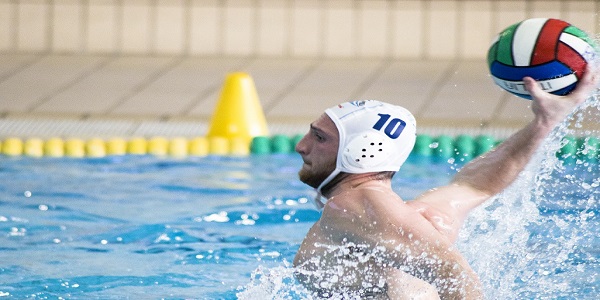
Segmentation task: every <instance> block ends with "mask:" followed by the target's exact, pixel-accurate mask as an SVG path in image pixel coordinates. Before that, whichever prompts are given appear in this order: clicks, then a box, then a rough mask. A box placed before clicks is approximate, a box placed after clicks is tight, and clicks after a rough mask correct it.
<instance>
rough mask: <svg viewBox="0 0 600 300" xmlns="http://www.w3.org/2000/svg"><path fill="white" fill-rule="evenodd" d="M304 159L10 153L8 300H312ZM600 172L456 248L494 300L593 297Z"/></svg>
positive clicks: (436, 176)
mask: <svg viewBox="0 0 600 300" xmlns="http://www.w3.org/2000/svg"><path fill="white" fill-rule="evenodd" d="M301 163H302V161H301V159H300V158H299V156H298V155H294V154H291V155H268V156H252V157H246V158H235V157H205V158H188V159H184V160H177V159H170V158H157V157H149V156H124V157H107V158H102V159H66V158H65V159H51V158H44V159H29V158H18V159H11V158H7V157H1V158H0V298H5V299H26V298H31V299H61V298H64V299H124V298H130V299H161V298H166V299H236V298H238V297H239V298H241V299H269V298H278V299H304V298H306V297H307V295H305V294H303V291H302V288H301V287H299V286H298V285H297V284H296V283H295V282H294V280H293V276H291V267H289V262H291V261H292V259H293V256H294V254H295V252H296V250H297V249H298V247H299V244H300V242H301V241H302V238H303V237H304V235H305V234H306V232H307V230H308V229H309V227H310V226H311V225H312V224H313V223H314V222H315V221H316V220H317V219H318V218H319V213H318V212H317V211H315V210H314V209H313V206H312V204H311V203H310V200H309V198H310V197H312V196H313V195H314V194H313V192H312V190H311V189H310V188H308V187H307V186H305V185H304V184H302V183H301V182H299V181H298V179H297V175H296V174H297V170H298V168H299V167H300V165H301ZM455 170H456V165H453V164H450V163H448V162H444V161H432V160H428V159H420V158H414V157H411V159H409V161H408V162H407V164H405V166H403V169H402V171H401V172H400V173H398V174H397V175H396V177H395V178H394V186H395V187H397V191H398V193H399V194H400V195H401V196H403V197H404V198H406V199H410V198H412V197H415V196H416V195H418V194H419V193H421V192H423V191H425V190H427V189H429V188H432V187H435V186H439V185H442V184H445V183H447V182H448V181H449V179H450V176H451V175H452V174H454V173H455ZM597 170H598V168H597V165H595V164H591V165H590V164H588V165H586V164H585V163H583V162H580V163H579V164H577V163H572V164H566V165H565V166H564V167H562V168H559V167H556V168H553V169H552V170H551V171H550V172H547V173H546V174H542V175H545V176H538V178H537V179H533V181H532V180H529V181H528V180H525V179H524V180H520V181H519V182H518V183H517V184H516V185H515V187H513V188H512V190H509V191H507V192H506V193H505V194H504V195H503V196H500V197H499V198H498V199H496V200H494V201H490V202H489V204H488V205H486V206H485V207H482V208H481V209H478V210H477V211H476V212H474V214H473V217H471V218H470V219H469V224H468V225H467V226H465V231H464V233H463V235H461V241H460V243H459V247H460V248H461V249H462V250H463V252H464V253H465V255H466V256H467V258H468V260H469V261H470V262H471V263H472V264H473V266H474V268H475V269H476V271H477V272H478V273H479V274H481V276H482V281H483V282H484V284H485V285H486V290H487V291H486V294H487V295H488V297H490V299H517V298H519V299H594V298H595V297H596V295H597V293H598V288H597V286H600V278H598V274H600V262H599V260H600V251H599V250H598V249H600V241H599V238H598V235H599V233H600V225H599V220H598V213H599V212H598V207H599V204H598V200H597V199H598V198H599V197H598V185H599V180H598V178H600V176H598V171H597ZM532 172H534V171H532ZM534 173H535V172H534ZM565 176H566V177H565ZM532 182H533V184H532ZM524 190H529V191H532V192H526V193H523V192H522V191H524ZM524 195H530V196H531V195H534V196H531V197H530V198H529V197H524Z"/></svg>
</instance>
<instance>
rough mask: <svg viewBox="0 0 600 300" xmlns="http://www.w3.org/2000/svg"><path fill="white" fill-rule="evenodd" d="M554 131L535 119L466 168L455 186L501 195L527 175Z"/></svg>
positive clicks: (456, 179)
mask: <svg viewBox="0 0 600 300" xmlns="http://www.w3.org/2000/svg"><path fill="white" fill-rule="evenodd" d="M553 125H554V126H553ZM554 127H555V124H543V123H542V122H539V121H538V119H535V120H534V121H532V122H531V123H529V124H528V125H527V126H526V127H525V128H523V129H521V130H520V131H518V132H517V133H515V134H514V135H512V136H511V137H510V138H508V139H507V140H506V141H505V142H504V143H502V144H500V145H499V146H498V147H497V148H496V149H494V150H492V151H490V152H488V153H487V154H485V155H484V156H481V157H478V158H477V159H475V160H473V161H472V162H470V163H469V164H467V165H466V166H464V167H463V168H462V169H461V170H460V172H458V173H457V174H456V176H455V177H454V179H453V183H457V184H467V185H469V186H471V187H473V188H475V189H477V190H480V191H483V192H485V193H487V194H489V195H494V194H497V193H499V192H501V191H502V190H503V189H505V188H506V187H507V186H508V185H510V184H511V183H512V182H513V181H514V180H515V179H516V178H517V176H518V175H519V173H520V172H521V171H523V169H524V168H525V166H526V165H527V163H528V162H529V161H530V159H531V158H532V156H533V155H534V154H535V152H536V150H537V149H538V148H539V147H540V145H541V144H542V142H543V141H544V139H545V138H546V137H547V136H548V134H549V133H550V132H551V131H552V129H553V128H554Z"/></svg>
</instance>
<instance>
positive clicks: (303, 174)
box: [298, 162, 335, 189]
mask: <svg viewBox="0 0 600 300" xmlns="http://www.w3.org/2000/svg"><path fill="white" fill-rule="evenodd" d="M333 170H335V162H334V163H330V164H327V165H326V166H321V167H319V168H318V170H314V168H310V169H305V168H302V169H300V171H298V178H299V179H300V181H302V182H304V183H305V184H307V185H308V186H310V187H312V188H315V189H316V188H317V187H319V185H321V183H322V182H323V181H324V180H325V179H326V178H327V176H329V175H330V174H331V173H332V172H333Z"/></svg>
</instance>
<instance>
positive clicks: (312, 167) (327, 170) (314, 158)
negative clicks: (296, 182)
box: [296, 114, 340, 188]
mask: <svg viewBox="0 0 600 300" xmlns="http://www.w3.org/2000/svg"><path fill="white" fill-rule="evenodd" d="M339 140H340V138H339V132H338V130H337V128H336V127H335V124H334V123H333V121H332V120H331V119H330V118H329V116H328V115H327V114H322V115H321V117H319V119H317V120H316V121H314V122H313V123H311V124H310V130H309V131H308V133H307V134H306V135H305V136H304V137H303V138H302V140H300V142H298V144H297V145H296V152H298V153H300V155H301V156H302V160H303V161H304V164H303V165H302V169H300V171H299V172H298V176H299V177H300V181H302V182H304V183H306V184H308V185H309V186H311V187H313V188H317V187H318V186H319V185H320V184H321V183H322V182H323V181H324V180H325V178H327V176H329V174H331V172H333V170H335V162H336V159H337V152H338V146H339Z"/></svg>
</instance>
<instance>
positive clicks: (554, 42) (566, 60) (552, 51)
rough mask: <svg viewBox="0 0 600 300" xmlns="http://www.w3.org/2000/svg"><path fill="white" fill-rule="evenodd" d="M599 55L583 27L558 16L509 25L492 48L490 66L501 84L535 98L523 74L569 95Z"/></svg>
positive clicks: (558, 92) (507, 89)
mask: <svg viewBox="0 0 600 300" xmlns="http://www.w3.org/2000/svg"><path fill="white" fill-rule="evenodd" d="M598 57H599V56H598V45H597V44H596V43H595V42H594V40H592V39H591V38H590V37H589V36H588V35H587V34H586V33H585V32H584V31H582V30H581V29H579V28H577V27H575V26H573V25H571V24H569V23H567V22H565V21H562V20H558V19H547V18H534V19H527V20H524V21H522V22H519V23H516V24H513V25H512V26H509V27H508V28H506V29H505V30H504V31H502V32H501V33H500V34H499V35H498V36H497V37H496V39H495V40H494V41H493V43H492V46H491V47H490V49H489V51H488V66H489V68H490V73H491V75H492V79H493V80H494V82H495V83H496V84H497V85H498V86H500V87H501V88H503V89H504V90H506V91H508V92H510V93H513V94H514V95H517V96H519V97H522V98H526V99H531V95H529V92H527V90H526V89H525V84H524V83H523V77H526V76H529V77H532V78H533V79H535V80H536V81H538V83H539V84H540V87H541V88H542V89H543V90H545V91H547V92H549V93H552V94H555V95H566V94H568V93H570V92H571V91H572V90H573V89H575V86H576V85H577V82H578V81H579V79H581V77H582V76H583V73H584V72H585V68H586V66H587V64H588V63H591V62H593V61H594V60H597V59H598Z"/></svg>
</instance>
